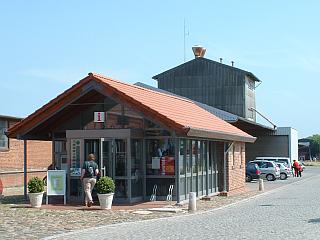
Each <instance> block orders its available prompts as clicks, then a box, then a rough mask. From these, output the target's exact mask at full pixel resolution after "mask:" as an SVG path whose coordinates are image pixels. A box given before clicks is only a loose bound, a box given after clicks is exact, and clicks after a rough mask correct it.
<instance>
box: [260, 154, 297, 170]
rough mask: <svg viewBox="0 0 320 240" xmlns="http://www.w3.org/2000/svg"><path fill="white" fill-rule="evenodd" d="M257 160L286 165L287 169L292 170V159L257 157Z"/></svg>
mask: <svg viewBox="0 0 320 240" xmlns="http://www.w3.org/2000/svg"><path fill="white" fill-rule="evenodd" d="M256 160H266V161H273V162H279V163H284V164H285V165H286V166H287V167H289V168H290V170H291V168H292V162H291V160H290V158H287V157H256Z"/></svg>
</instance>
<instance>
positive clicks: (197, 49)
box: [192, 45, 206, 58]
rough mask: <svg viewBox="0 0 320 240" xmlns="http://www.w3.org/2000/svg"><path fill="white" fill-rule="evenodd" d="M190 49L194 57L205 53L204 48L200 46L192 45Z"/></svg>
mask: <svg viewBox="0 0 320 240" xmlns="http://www.w3.org/2000/svg"><path fill="white" fill-rule="evenodd" d="M192 51H193V54H194V57H195V58H198V57H203V56H204V54H205V53H206V49H205V48H204V47H202V46H198V45H196V46H193V47H192Z"/></svg>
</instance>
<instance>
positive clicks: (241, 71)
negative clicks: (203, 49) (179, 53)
mask: <svg viewBox="0 0 320 240" xmlns="http://www.w3.org/2000/svg"><path fill="white" fill-rule="evenodd" d="M199 63H200V64H201V63H206V64H213V65H219V66H220V67H222V68H226V69H228V70H232V71H237V72H239V73H241V74H244V75H247V76H249V77H251V78H252V79H253V80H254V81H257V82H261V80H259V79H258V78H257V77H256V76H255V75H254V74H253V73H251V72H248V71H245V70H242V69H240V68H236V67H232V66H229V65H226V64H223V63H219V62H216V61H213V60H211V59H207V58H203V57H198V58H195V59H192V60H190V61H188V62H185V63H183V64H180V65H178V66H176V67H174V68H171V69H168V70H166V71H164V72H162V73H159V74H157V75H155V76H153V77H152V79H155V80H157V79H159V77H161V76H162V75H164V74H168V73H170V72H172V71H177V70H179V69H181V68H184V67H186V66H188V65H194V64H199Z"/></svg>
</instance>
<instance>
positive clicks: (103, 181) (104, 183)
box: [96, 177, 115, 194]
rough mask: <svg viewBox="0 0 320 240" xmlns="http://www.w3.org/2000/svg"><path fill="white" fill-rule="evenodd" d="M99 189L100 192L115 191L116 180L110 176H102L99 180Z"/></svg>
mask: <svg viewBox="0 0 320 240" xmlns="http://www.w3.org/2000/svg"><path fill="white" fill-rule="evenodd" d="M96 186H97V191H98V193H100V194H108V193H114V189H115V185H114V181H113V180H112V178H110V177H101V178H100V179H99V180H98V181H97V184H96Z"/></svg>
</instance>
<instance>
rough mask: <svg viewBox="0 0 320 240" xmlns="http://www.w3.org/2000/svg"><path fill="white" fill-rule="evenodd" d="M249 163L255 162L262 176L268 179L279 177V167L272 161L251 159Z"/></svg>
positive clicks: (272, 179)
mask: <svg viewBox="0 0 320 240" xmlns="http://www.w3.org/2000/svg"><path fill="white" fill-rule="evenodd" d="M251 163H256V164H257V165H258V166H259V169H260V171H261V177H262V178H265V179H267V180H268V181H274V180H276V179H277V178H280V168H279V167H278V166H277V165H276V164H275V163H274V162H273V161H265V160H253V161H251Z"/></svg>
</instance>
